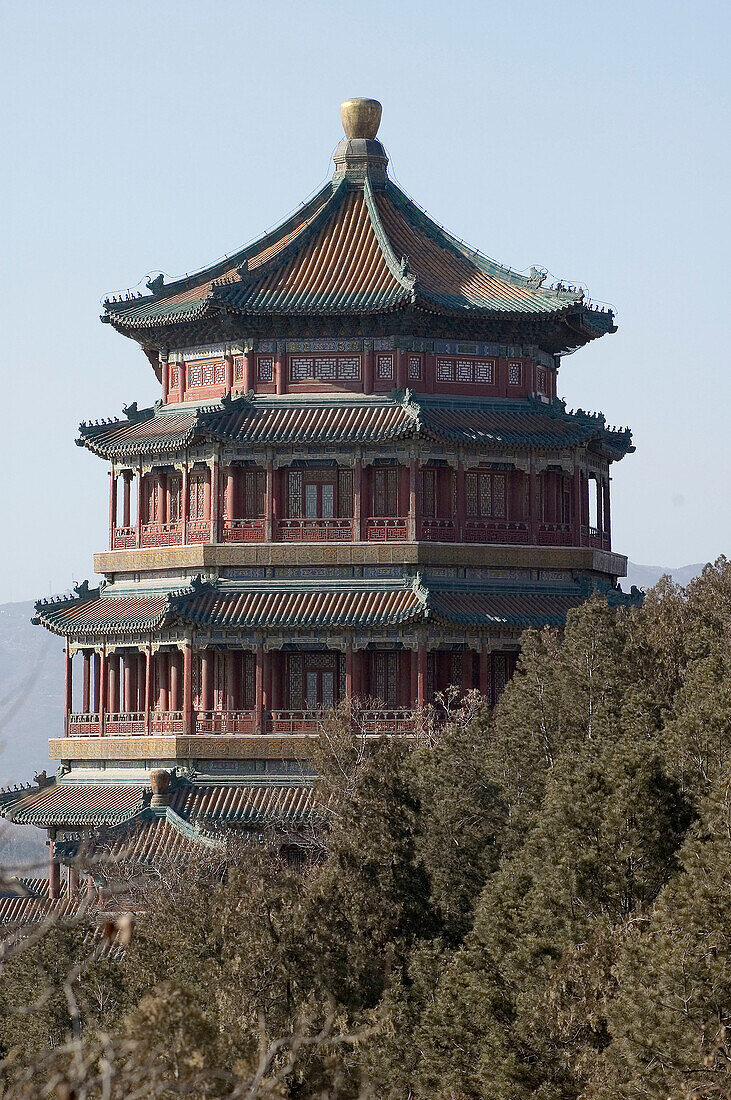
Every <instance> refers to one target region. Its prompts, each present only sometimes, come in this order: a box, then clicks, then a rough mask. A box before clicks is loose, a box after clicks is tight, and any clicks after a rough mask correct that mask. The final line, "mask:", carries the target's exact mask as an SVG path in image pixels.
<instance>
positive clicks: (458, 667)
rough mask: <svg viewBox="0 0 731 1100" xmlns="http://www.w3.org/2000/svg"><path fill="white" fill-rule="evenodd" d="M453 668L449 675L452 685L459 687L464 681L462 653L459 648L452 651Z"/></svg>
mask: <svg viewBox="0 0 731 1100" xmlns="http://www.w3.org/2000/svg"><path fill="white" fill-rule="evenodd" d="M451 658H452V660H451V662H450V663H451V666H452V667H451V670H450V675H449V683H450V685H452V684H454V686H455V687H459V686H460V684H461V683H462V654H461V653H460V652H459V650H456V649H453V650H452V653H451Z"/></svg>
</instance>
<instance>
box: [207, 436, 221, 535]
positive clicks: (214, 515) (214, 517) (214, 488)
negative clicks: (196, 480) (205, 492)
mask: <svg viewBox="0 0 731 1100" xmlns="http://www.w3.org/2000/svg"><path fill="white" fill-rule="evenodd" d="M218 473H219V464H218V457H217V456H216V457H215V458H214V459H213V462H212V463H211V465H210V475H209V477H210V484H209V511H210V517H211V526H210V530H209V542H218Z"/></svg>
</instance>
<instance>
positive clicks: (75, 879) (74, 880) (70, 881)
mask: <svg viewBox="0 0 731 1100" xmlns="http://www.w3.org/2000/svg"><path fill="white" fill-rule="evenodd" d="M78 889H79V868H78V867H69V868H68V870H67V871H66V896H67V897H69V898H72V897H73V896H74V894H75V893H76V891H77V890H78Z"/></svg>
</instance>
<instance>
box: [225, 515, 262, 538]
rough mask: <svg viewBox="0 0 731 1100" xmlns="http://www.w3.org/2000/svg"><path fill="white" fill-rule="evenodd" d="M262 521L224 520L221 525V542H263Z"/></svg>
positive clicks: (253, 519) (254, 519) (255, 519)
mask: <svg viewBox="0 0 731 1100" xmlns="http://www.w3.org/2000/svg"><path fill="white" fill-rule="evenodd" d="M265 532H266V525H265V522H264V520H263V519H259V518H252V519H225V520H223V523H222V524H221V542H264V535H265Z"/></svg>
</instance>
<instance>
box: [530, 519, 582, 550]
mask: <svg viewBox="0 0 731 1100" xmlns="http://www.w3.org/2000/svg"><path fill="white" fill-rule="evenodd" d="M538 541H539V543H540V544H541V546H571V545H572V543H573V541H574V536H573V528H572V526H571V524H570V523H542V524H541V526H540V527H539V528H538Z"/></svg>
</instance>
